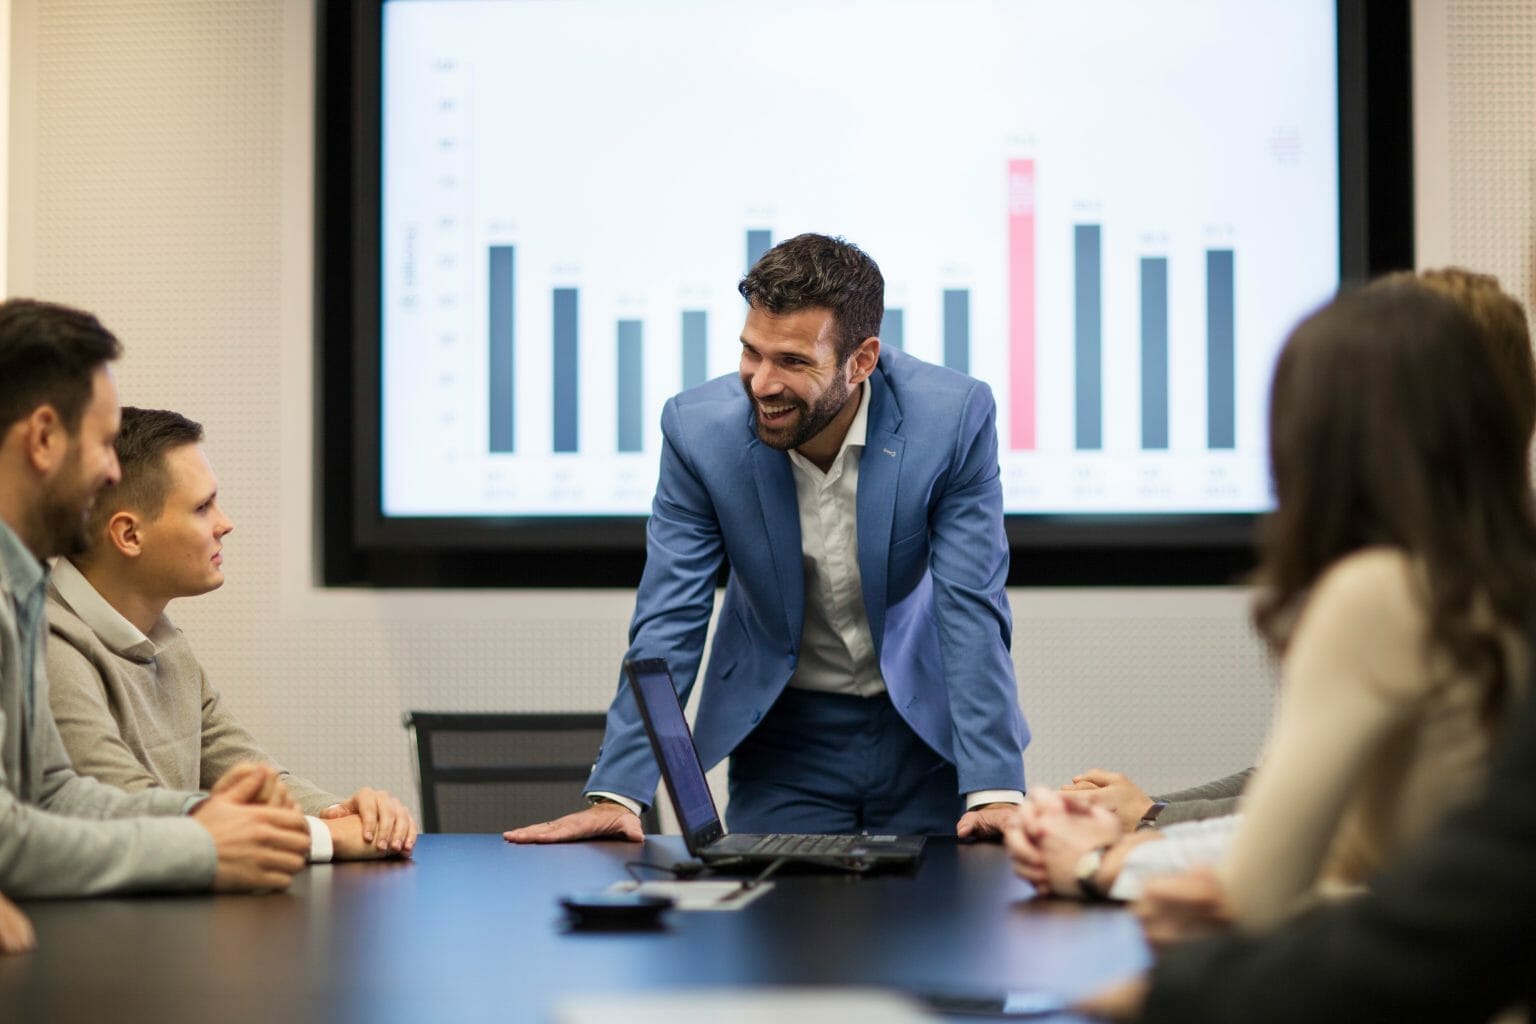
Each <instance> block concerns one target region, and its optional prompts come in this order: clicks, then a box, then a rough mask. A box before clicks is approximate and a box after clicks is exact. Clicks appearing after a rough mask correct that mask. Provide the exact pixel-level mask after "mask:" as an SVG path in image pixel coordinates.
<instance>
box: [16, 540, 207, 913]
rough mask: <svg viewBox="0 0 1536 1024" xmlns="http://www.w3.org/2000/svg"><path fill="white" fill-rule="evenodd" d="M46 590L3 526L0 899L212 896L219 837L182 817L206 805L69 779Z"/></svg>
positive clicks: (33, 563) (170, 794) (188, 797)
mask: <svg viewBox="0 0 1536 1024" xmlns="http://www.w3.org/2000/svg"><path fill="white" fill-rule="evenodd" d="M47 585H48V573H47V571H46V570H45V569H44V567H43V566H42V564H41V563H39V562H38V560H37V559H36V558H35V557H34V556H33V555H32V553H31V552H30V551H28V550H27V548H26V546H25V545H23V544H22V542H21V539H20V538H19V537H17V536H16V534H15V532H14V531H12V530H11V528H10V526H9V525H8V524H6V523H5V522H4V521H0V890H3V891H4V892H5V893H7V894H8V895H11V896H21V897H27V896H86V895H92V894H96V893H103V892H114V891H126V890H142V889H206V888H208V887H209V886H210V885H212V883H213V876H214V870H215V868H216V867H217V863H218V860H217V853H216V851H215V850H214V845H213V837H212V836H211V835H209V833H208V831H207V830H206V829H204V828H203V827H202V826H201V825H199V824H198V823H197V822H195V821H193V820H191V819H190V818H187V817H185V816H184V815H185V812H186V811H187V810H188V809H190V807H191V806H192V805H193V804H194V803H195V802H196V800H197V799H198V794H196V793H187V792H176V791H170V790H153V791H146V792H143V793H134V794H128V793H123V792H121V791H119V790H116V789H113V788H112V787H110V786H104V785H102V784H101V783H98V782H96V781H95V780H92V779H86V778H82V777H81V776H79V775H76V774H75V771H74V769H73V768H72V767H71V765H70V762H69V757H68V756H67V755H66V754H65V753H64V745H63V743H62V741H61V740H60V739H59V731H58V728H57V726H56V725H55V724H54V720H53V713H52V712H51V711H50V710H49V703H48V678H47V675H46V674H45V673H44V672H43V670H42V665H43V660H44V655H43V619H42V608H43V602H44V592H45V589H46V587H47ZM145 815H157V817H145ZM111 819H115V820H111Z"/></svg>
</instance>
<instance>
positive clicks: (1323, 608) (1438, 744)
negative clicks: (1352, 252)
mask: <svg viewBox="0 0 1536 1024" xmlns="http://www.w3.org/2000/svg"><path fill="white" fill-rule="evenodd" d="M1475 331H1476V328H1475V327H1474V326H1473V324H1472V322H1471V321H1470V320H1469V319H1468V318H1467V316H1466V314H1465V313H1464V312H1463V311H1462V310H1461V309H1459V308H1458V307H1457V305H1456V304H1455V303H1454V302H1452V301H1451V300H1449V299H1447V298H1445V297H1443V296H1441V295H1437V294H1435V293H1434V292H1433V291H1431V290H1430V289H1428V288H1425V287H1423V286H1422V285H1419V284H1416V283H1414V282H1413V281H1412V280H1405V279H1389V280H1386V281H1382V282H1378V283H1377V284H1374V285H1371V286H1370V287H1367V288H1364V289H1361V290H1360V291H1358V292H1355V293H1352V294H1347V295H1343V296H1341V297H1339V298H1338V299H1336V300H1335V301H1334V302H1332V303H1330V304H1329V305H1328V306H1326V307H1324V308H1323V309H1322V310H1320V311H1319V312H1317V313H1315V314H1313V315H1312V316H1310V317H1309V318H1307V319H1306V320H1304V321H1303V322H1302V323H1301V324H1300V325H1299V326H1298V327H1297V328H1296V329H1295V331H1294V332H1292V334H1291V336H1290V338H1289V340H1288V341H1287V342H1286V345H1285V347H1284V349H1283V351H1282V352H1281V355H1280V358H1279V361H1278V363H1277V365H1276V368H1275V376H1274V383H1273V387H1272V391H1271V399H1270V460H1271V467H1272V472H1273V479H1274V487H1275V497H1276V501H1277V509H1276V511H1275V513H1274V515H1273V516H1272V517H1270V519H1269V521H1268V523H1267V528H1266V531H1265V534H1264V538H1263V547H1262V556H1261V563H1260V567H1259V571H1258V577H1257V582H1258V585H1259V593H1260V596H1259V599H1258V601H1257V604H1256V606H1255V613H1254V620H1255V623H1256V624H1257V626H1258V628H1259V631H1260V633H1261V634H1262V635H1263V636H1264V638H1265V639H1266V641H1267V642H1268V643H1269V645H1270V646H1271V648H1272V649H1273V650H1274V651H1275V653H1276V654H1277V655H1279V656H1280V657H1281V658H1282V659H1283V671H1282V677H1281V689H1280V705H1279V711H1278V714H1277V718H1276V722H1275V726H1274V729H1273V731H1272V733H1271V736H1270V740H1269V743H1268V746H1267V749H1266V753H1265V756H1264V757H1263V759H1262V760H1261V762H1260V767H1259V769H1258V771H1257V773H1256V774H1255V776H1254V779H1253V782H1252V784H1251V786H1250V788H1249V791H1248V795H1247V799H1246V801H1245V805H1244V809H1245V812H1246V813H1245V821H1244V822H1243V825H1242V827H1241V828H1240V829H1239V831H1238V835H1237V837H1236V840H1235V842H1234V845H1233V848H1232V850H1231V853H1230V855H1229V856H1228V857H1227V859H1226V860H1225V861H1224V863H1223V864H1222V866H1221V868H1220V870H1219V872H1218V874H1219V876H1220V877H1221V879H1222V882H1223V883H1224V886H1223V888H1224V890H1225V895H1226V900H1227V904H1228V908H1229V910H1230V911H1231V913H1232V915H1233V917H1234V918H1235V920H1236V921H1237V922H1238V923H1239V924H1241V925H1243V926H1244V927H1248V928H1261V927H1266V926H1268V925H1271V924H1273V923H1275V922H1276V921H1278V920H1279V919H1280V918H1282V917H1284V916H1287V915H1288V914H1290V913H1292V912H1294V911H1295V910H1296V909H1298V908H1299V906H1300V905H1302V904H1303V903H1304V902H1305V898H1306V897H1307V895H1308V894H1309V893H1311V892H1312V891H1313V890H1314V888H1315V887H1317V886H1319V885H1322V886H1323V887H1325V888H1326V886H1327V884H1328V883H1329V882H1337V881H1346V882H1347V881H1356V880H1361V879H1364V878H1366V877H1367V876H1369V875H1370V874H1371V873H1372V872H1374V871H1375V870H1376V869H1377V868H1379V867H1380V866H1381V865H1382V864H1383V863H1385V862H1386V861H1387V860H1388V859H1390V858H1391V857H1392V856H1393V855H1394V854H1395V853H1397V852H1398V851H1399V850H1400V849H1401V848H1402V847H1404V846H1405V845H1407V844H1408V843H1410V842H1412V841H1413V840H1415V839H1417V838H1418V837H1420V836H1421V835H1422V834H1423V833H1424V832H1426V831H1427V830H1428V829H1429V828H1430V827H1432V826H1433V825H1435V824H1437V823H1438V822H1439V821H1440V819H1442V818H1443V817H1444V816H1445V815H1446V814H1448V813H1449V812H1450V811H1451V810H1453V809H1455V808H1457V807H1460V806H1462V805H1463V804H1466V803H1468V802H1470V801H1471V800H1472V799H1473V798H1474V797H1475V796H1476V795H1477V794H1478V792H1479V791H1480V790H1481V788H1482V786H1483V784H1484V780H1485V772H1486V766H1487V761H1488V755H1489V751H1490V749H1491V747H1492V745H1493V743H1494V741H1495V739H1496V737H1497V733H1498V730H1499V727H1500V725H1501V723H1502V722H1503V721H1504V719H1505V718H1506V717H1507V713H1508V710H1509V708H1510V706H1511V704H1512V703H1513V702H1514V701H1516V700H1517V699H1519V697H1520V696H1521V693H1520V691H1521V689H1522V684H1523V679H1524V676H1525V671H1526V664H1527V650H1526V644H1525V631H1526V628H1527V624H1528V621H1529V619H1530V617H1531V613H1532V610H1533V607H1536V519H1533V513H1532V497H1531V490H1530V484H1529V477H1528V473H1529V471H1528V461H1527V460H1528V443H1529V436H1530V430H1529V423H1527V422H1524V420H1523V418H1522V416H1523V414H1522V412H1521V411H1520V409H1519V408H1518V407H1517V403H1513V402H1511V401H1510V396H1509V393H1508V385H1507V384H1506V383H1505V382H1503V381H1502V380H1501V377H1500V373H1499V371H1498V370H1497V369H1496V368H1495V365H1494V362H1493V360H1492V358H1491V357H1490V356H1489V354H1488V352H1487V350H1486V347H1485V346H1483V345H1480V344H1478V342H1477V340H1476V334H1475Z"/></svg>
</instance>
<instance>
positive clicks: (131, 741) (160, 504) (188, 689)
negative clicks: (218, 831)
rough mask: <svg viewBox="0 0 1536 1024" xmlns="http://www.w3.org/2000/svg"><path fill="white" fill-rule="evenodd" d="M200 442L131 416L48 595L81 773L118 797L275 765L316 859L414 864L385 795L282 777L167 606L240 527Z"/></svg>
mask: <svg viewBox="0 0 1536 1024" xmlns="http://www.w3.org/2000/svg"><path fill="white" fill-rule="evenodd" d="M202 439H203V430H202V427H201V426H199V425H198V424H196V423H194V422H192V421H191V420H189V419H187V418H185V417H183V416H180V415H177V414H176V413H173V412H163V411H157V410H145V409H134V408H131V407H130V408H125V409H124V410H123V417H122V428H121V431H120V432H119V434H118V437H117V442H116V449H117V456H118V462H119V463H120V465H121V467H122V479H121V482H120V483H118V484H117V485H116V486H115V487H108V488H106V489H105V490H104V491H103V492H102V494H101V495H100V496H99V497H98V498H97V500H96V504H95V507H94V509H93V510H92V513H91V516H90V519H89V521H88V524H87V536H88V539H89V541H90V546H89V548H88V549H87V550H86V551H85V552H84V553H83V554H79V555H73V556H71V557H70V558H67V559H63V558H61V559H59V561H58V563H57V564H56V565H55V567H54V572H53V585H52V586H51V587H50V588H49V591H48V627H49V638H48V673H49V678H50V680H51V681H52V686H51V690H50V698H51V702H52V707H53V713H54V717H55V718H56V719H57V721H58V723H59V733H60V735H61V736H62V737H63V740H64V746H65V748H66V749H67V750H68V751H69V755H70V758H71V759H72V760H73V761H74V763H75V767H76V770H77V771H79V772H80V773H81V774H83V775H89V776H91V777H93V778H96V779H99V780H101V781H102V782H105V783H107V784H109V785H112V786H116V787H118V788H119V789H124V790H129V791H137V790H142V789H147V788H151V787H165V788H169V789H197V788H199V787H200V786H203V785H206V784H207V782H208V781H209V780H212V779H216V778H218V777H219V775H220V774H221V773H222V772H224V771H225V770H226V769H227V768H228V767H229V766H231V765H233V764H236V763H240V762H245V761H254V762H257V763H262V764H269V765H273V767H275V768H277V770H278V772H279V775H280V778H281V779H282V780H283V782H284V783H285V784H286V785H287V787H288V791H289V792H290V793H291V794H292V795H293V797H294V799H295V800H296V801H297V802H298V804H299V806H300V807H301V808H302V809H303V811H304V813H305V814H306V815H310V816H311V817H310V819H309V824H310V832H311V839H312V844H311V860H317V861H323V860H330V859H332V857H337V858H348V859H351V858H359V857H383V856H390V855H405V856H409V855H410V853H411V850H412V847H413V846H414V845H415V842H416V823H415V821H414V820H413V819H412V817H411V814H410V812H409V810H407V809H406V807H405V806H404V805H403V804H401V802H400V801H399V800H397V799H395V798H394V797H392V796H390V795H389V794H388V793H385V792H383V791H382V790H377V789H368V788H364V789H359V790H358V791H357V792H355V793H353V794H352V795H351V796H349V797H345V798H343V797H339V796H335V795H332V794H331V793H328V792H326V791H324V790H322V789H321V788H319V787H318V786H316V785H314V784H313V783H311V782H309V781H307V780H305V779H302V778H299V777H298V776H296V775H292V774H290V773H289V772H287V771H286V770H284V769H283V768H282V767H281V766H279V765H276V763H275V762H274V761H273V760H272V758H271V757H270V756H268V755H267V753H266V752H265V751H264V750H263V749H262V748H261V746H260V745H259V744H258V743H257V742H256V740H255V738H254V737H253V736H252V735H251V734H250V733H249V732H247V731H246V730H245V729H244V728H243V727H242V726H241V725H240V724H239V723H238V722H237V721H236V720H235V718H234V716H233V715H232V714H231V713H230V712H229V710H228V709H227V708H226V707H225V706H224V704H223V702H222V700H221V699H220V697H219V693H218V691H217V690H215V689H214V688H213V686H212V685H211V684H210V683H209V680H208V676H207V674H206V673H205V672H204V671H203V668H202V666H201V665H200V664H198V661H197V658H196V656H195V655H194V654H193V653H192V648H191V646H190V645H189V644H188V643H187V639H186V637H185V636H183V635H182V633H181V631H180V630H179V629H177V628H176V627H175V626H174V625H173V624H172V623H171V620H170V619H169V618H167V617H166V615H165V608H166V605H167V604H168V603H169V602H170V601H171V600H173V599H174V598H178V597H193V596H196V595H198V594H204V593H207V592H208V591H211V590H214V589H216V588H217V587H219V586H220V585H221V584H222V583H223V582H224V574H223V568H222V563H223V556H222V553H221V551H222V547H223V539H224V536H225V535H226V534H228V533H229V532H230V530H231V529H233V524H231V523H230V521H229V519H228V518H226V517H225V515H224V513H223V511H222V510H221V509H220V508H219V503H218V481H217V479H216V478H215V477H214V474H213V469H212V467H211V466H210V465H209V463H208V457H207V455H206V454H205V453H204V451H203V447H202V444H201V442H202Z"/></svg>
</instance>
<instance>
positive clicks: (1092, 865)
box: [1072, 843, 1114, 900]
mask: <svg viewBox="0 0 1536 1024" xmlns="http://www.w3.org/2000/svg"><path fill="white" fill-rule="evenodd" d="M1112 845H1114V844H1113V843H1105V844H1104V845H1103V846H1095V847H1094V848H1093V849H1091V850H1089V851H1088V852H1087V853H1085V854H1083V855H1082V856H1081V857H1079V858H1077V865H1076V866H1075V867H1074V868H1073V869H1072V874H1073V875H1074V876H1075V877H1076V878H1077V889H1078V891H1079V892H1081V893H1082V894H1083V898H1084V899H1088V900H1107V899H1109V890H1108V889H1106V888H1104V886H1102V885H1100V884H1099V869H1100V868H1102V867H1103V866H1104V855H1105V854H1106V853H1108V852H1109V848H1110V847H1111V846H1112Z"/></svg>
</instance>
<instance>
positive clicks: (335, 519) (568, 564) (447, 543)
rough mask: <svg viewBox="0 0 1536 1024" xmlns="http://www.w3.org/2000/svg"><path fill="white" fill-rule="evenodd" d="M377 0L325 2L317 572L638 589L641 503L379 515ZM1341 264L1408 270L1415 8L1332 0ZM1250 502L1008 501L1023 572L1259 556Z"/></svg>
mask: <svg viewBox="0 0 1536 1024" xmlns="http://www.w3.org/2000/svg"><path fill="white" fill-rule="evenodd" d="M383 3H384V0H339V2H336V3H328V4H319V5H317V19H318V21H317V47H316V59H317V68H316V166H315V200H316V220H315V243H316V275H315V289H316V290H315V310H316V323H315V330H316V338H317V347H316V371H317V374H316V376H317V380H318V385H319V386H318V402H317V411H316V437H317V450H316V452H315V455H316V458H315V467H316V476H317V480H316V495H317V500H318V508H317V509H316V522H317V524H318V534H319V536H318V538H317V539H318V541H319V551H320V558H319V565H318V567H317V569H318V575H319V578H320V581H321V582H322V583H323V584H325V585H330V586H349V585H352V586H355V585H367V586H379V587H633V586H635V585H636V584H637V583H638V582H639V579H640V573H641V570H642V569H643V566H644V560H645V550H644V545H645V520H644V518H643V517H639V516H633V517H593V518H582V519H574V520H573V519H548V518H545V519H537V518H526V517H504V518H495V517H474V518H468V517H465V518H457V517H455V518H449V517H433V518H400V517H385V516H383V515H382V512H381V508H380V504H381V503H380V485H379V484H380V481H379V467H380V458H379V454H380V452H379V442H380V437H379V337H380V334H379V331H380V324H379V301H380V300H379V294H380V285H379V273H378V266H379V244H380V242H379V212H380V197H381V193H380V182H379V146H380V124H379V116H380V64H381V52H380V39H381V25H382V7H383ZM1336 6H1337V12H1338V48H1339V57H1338V67H1339V153H1340V189H1339V196H1340V232H1341V237H1340V276H1341V278H1342V279H1343V280H1344V281H1345V282H1346V284H1348V283H1355V282H1359V281H1362V280H1365V279H1366V278H1368V277H1370V276H1374V275H1375V274H1378V273H1381V272H1384V271H1387V270H1393V269H1401V268H1405V267H1411V266H1413V172H1412V166H1413V161H1412V106H1411V103H1412V88H1411V84H1412V66H1411V47H1410V45H1409V42H1410V37H1409V22H1410V19H1409V12H1408V9H1407V5H1404V4H1400V3H1396V2H1392V0H1337V5H1336ZM1259 520H1260V517H1257V516H1254V515H1223V514H1200V515H1124V516H1077V515H1074V516H1040V515H1010V516H1008V517H1007V518H1006V522H1005V528H1006V530H1007V534H1008V540H1009V544H1010V547H1011V550H1012V559H1011V565H1010V569H1009V575H1008V582H1009V584H1010V585H1013V586H1063V585H1065V586H1085V585H1086V586H1095V585H1116V586H1123V585H1210V584H1228V583H1235V582H1240V581H1241V579H1242V578H1243V577H1244V576H1245V575H1246V574H1247V572H1248V571H1249V570H1250V569H1251V568H1252V565H1253V562H1254V540H1255V531H1256V528H1257V526H1258V523H1259Z"/></svg>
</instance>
